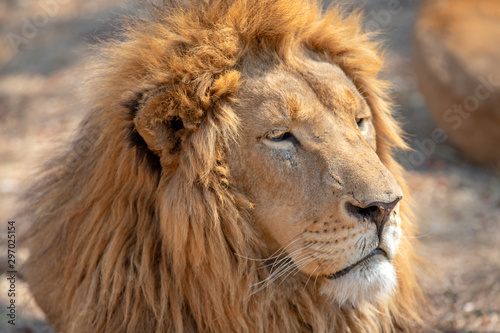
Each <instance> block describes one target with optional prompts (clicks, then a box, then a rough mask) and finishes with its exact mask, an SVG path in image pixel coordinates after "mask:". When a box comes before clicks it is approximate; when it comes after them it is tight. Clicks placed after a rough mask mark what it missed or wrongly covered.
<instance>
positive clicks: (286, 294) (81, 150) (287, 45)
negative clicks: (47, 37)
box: [22, 0, 425, 333]
mask: <svg viewBox="0 0 500 333" xmlns="http://www.w3.org/2000/svg"><path fill="white" fill-rule="evenodd" d="M183 3H192V5H189V4H188V5H184V4H183ZM319 8H320V7H318V5H317V4H315V3H312V2H303V1H293V0H236V1H229V0H213V1H212V0H207V1H202V0H199V1H197V0H194V1H182V2H181V4H178V3H175V2H173V3H169V4H157V5H156V6H151V10H150V12H149V14H148V15H147V18H145V19H140V20H137V21H134V22H131V23H130V24H129V25H127V26H126V27H125V28H124V31H123V37H121V38H118V39H116V40H115V41H109V42H106V43H105V44H104V45H103V47H102V49H101V51H100V56H98V57H96V59H94V60H93V66H91V68H90V69H89V71H90V72H91V73H92V78H91V79H90V81H89V83H88V85H87V86H88V89H89V94H88V96H87V104H89V109H90V113H89V114H88V116H86V118H85V120H84V121H83V122H82V124H81V126H80V130H79V134H78V136H77V138H76V139H75V141H74V143H73V144H72V145H71V147H70V148H69V149H67V151H66V152H65V153H63V154H61V155H60V156H59V157H57V158H56V159H54V160H53V161H52V162H51V163H49V164H48V165H47V166H46V167H45V169H44V171H43V172H42V173H41V175H40V180H39V182H38V183H37V184H36V185H34V186H33V187H32V188H31V189H30V191H29V192H28V193H27V195H26V206H25V210H24V212H23V213H24V216H23V217H22V219H23V220H26V219H29V220H31V221H32V222H33V225H32V227H31V236H30V237H31V238H30V239H29V243H28V244H29V247H30V249H31V257H30V260H29V262H28V263H27V264H26V265H25V268H24V273H25V276H26V277H27V280H28V282H29V284H30V288H31V291H32V292H33V295H34V296H35V299H36V300H37V302H38V303H39V305H40V306H41V307H42V309H43V310H44V311H45V312H46V314H47V316H48V318H49V320H50V322H51V323H52V324H53V325H54V327H55V328H56V330H57V331H61V332H71V333H78V332H204V331H211V332H298V331H314V332H333V331H335V332H378V331H385V332H391V331H405V332H415V331H418V330H419V328H420V327H422V325H423V320H422V317H423V311H424V310H423V309H424V308H425V306H424V302H423V299H422V293H421V291H420V287H419V284H418V282H417V279H416V274H415V271H414V264H415V262H416V260H417V257H416V256H415V254H414V250H413V248H414V244H415V239H414V231H413V227H412V224H411V223H410V217H411V215H410V212H409V209H408V206H407V202H408V193H407V191H406V189H405V188H404V183H405V182H404V178H403V175H402V170H401V168H400V166H399V165H398V164H397V163H396V162H395V160H394V159H393V157H392V153H391V149H392V148H394V147H396V148H404V147H405V144H404V142H403V140H402V138H401V131H400V128H399V126H398V124H397V123H396V122H395V121H394V120H393V118H392V116H391V113H392V109H391V104H390V102H389V99H388V95H387V93H388V85H387V83H386V82H384V81H381V80H379V79H378V78H377V74H378V72H379V70H380V68H381V66H382V61H381V58H380V56H379V51H378V47H377V45H376V44H374V43H373V42H371V41H370V38H371V37H370V36H369V35H367V34H365V33H363V32H362V30H361V23H360V20H361V18H360V15H359V13H356V12H355V13H352V14H349V15H346V14H343V13H342V11H341V10H339V9H338V8H337V7H333V8H331V9H329V10H328V11H327V12H326V13H324V14H322V12H321V10H320V9H319ZM299 44H302V45H303V46H305V47H306V48H308V49H310V50H311V51H313V52H316V53H321V54H324V55H326V56H327V57H329V59H331V61H332V62H333V63H336V64H338V65H339V66H340V67H341V68H342V70H343V71H344V72H345V73H346V74H347V75H348V76H349V77H350V78H351V79H352V81H353V82H354V84H355V85H356V87H357V88H358V89H359V91H360V92H361V93H362V94H363V96H364V98H365V99H366V100H367V101H368V103H369V105H370V107H371V109H372V112H373V113H374V120H375V127H376V130H377V133H378V135H377V147H378V149H377V154H378V155H379V158H380V159H381V161H382V162H383V163H384V164H385V166H387V168H389V170H390V171H391V172H392V173H393V174H394V175H395V176H396V178H397V180H398V183H399V184H400V185H401V186H402V187H403V190H404V192H405V200H404V202H402V203H401V207H400V208H401V216H402V219H403V222H402V228H403V239H402V241H401V244H400V246H399V252H398V254H397V256H396V258H395V259H394V260H393V261H392V263H393V265H394V266H395V269H396V272H397V287H396V288H395V290H394V291H393V292H392V293H390V294H389V296H388V297H387V299H385V300H383V301H382V302H379V303H378V304H377V305H374V304H372V303H370V302H359V304H357V306H355V307H353V306H352V304H349V303H348V302H344V303H343V305H340V304H337V303H336V302H335V300H332V299H329V298H327V297H325V296H323V294H322V293H321V292H318V290H316V289H315V283H314V281H312V279H310V277H309V276H307V275H305V274H289V275H288V277H287V278H285V279H277V280H274V282H272V283H267V284H266V283H264V284H266V286H265V288H264V289H263V290H262V291H261V292H255V291H256V288H258V286H259V283H261V282H262V281H266V279H267V278H268V277H269V276H270V274H271V273H270V269H269V267H264V266H265V265H266V264H267V263H269V262H270V263H272V262H273V260H272V259H271V260H270V261H260V260H255V259H265V257H266V256H267V255H265V253H266V252H265V251H266V244H265V242H264V240H263V239H262V237H260V236H259V235H260V234H259V232H258V231H257V230H256V229H255V227H254V225H253V224H252V223H249V221H250V219H251V209H252V204H251V203H250V202H249V200H248V199H247V198H246V197H245V196H244V195H242V194H241V193H239V192H238V191H236V190H235V186H234V184H233V183H232V179H231V175H230V172H229V168H228V165H227V161H226V155H227V148H228V145H229V143H230V142H232V140H235V139H236V138H237V137H238V129H239V126H240V125H241V124H240V123H239V120H238V118H237V117H236V116H235V114H234V112H233V111H232V108H231V103H232V101H233V99H234V97H235V96H236V94H237V93H238V89H239V87H240V85H241V82H240V75H239V72H238V64H239V62H240V60H241V59H242V58H243V57H251V56H252V54H260V55H262V54H269V55H274V56H275V57H279V58H282V59H288V58H291V56H292V54H293V52H294V50H295V49H296V47H297V45H299ZM157 90H161V91H162V92H163V93H164V94H165V95H166V96H167V98H165V99H162V100H157V99H155V98H154V94H155V91H157ZM148 98H149V100H148ZM146 101H147V104H148V107H150V108H155V107H158V108H159V109H161V110H168V112H169V114H168V117H169V119H171V122H170V123H168V124H163V125H165V126H167V127H168V128H169V132H168V133H170V134H169V135H167V136H166V137H165V138H164V139H165V142H167V143H166V144H165V145H164V146H163V147H162V149H163V150H161V151H160V150H158V149H159V148H158V147H156V148H155V146H154V144H152V145H150V143H151V141H149V142H148V146H149V150H148V147H146V146H145V144H144V142H142V141H141V139H140V138H137V133H135V132H134V126H135V125H137V123H134V122H137V121H138V120H137V119H136V118H135V113H134V112H136V111H137V110H140V109H141V108H142V107H144V103H145V102H146ZM164 116H165V115H162V117H164ZM158 117H160V115H158ZM143 121H145V122H149V125H150V126H157V125H158V126H159V125H162V124H158V123H155V121H154V119H143ZM180 122H182V126H179V123H180ZM163 125H162V126H163ZM243 125H244V124H243ZM141 135H144V137H147V133H146V132H144V133H142V134H141ZM134 140H135V141H134ZM146 141H147V140H146ZM153 143H154V142H153ZM151 151H153V153H152V152H151ZM155 153H156V154H160V155H161V156H162V157H161V159H160V160H157V159H155V157H154V156H156V155H154V154H155ZM290 246H292V247H293V244H291V245H290ZM292 251H293V250H292ZM292 251H290V252H289V253H291V252H292ZM276 260H280V259H276ZM280 263H281V264H284V265H285V266H286V265H287V264H286V263H284V262H283V261H280V262H279V263H278V265H279V264H280ZM283 267H284V266H283ZM276 268H277V266H275V269H276ZM288 273H290V271H288ZM292 273H293V272H292ZM338 283H348V282H342V281H341V280H339V282H338ZM345 288H346V290H351V289H352V288H351V286H345ZM360 292H363V293H366V294H370V290H362V291H360ZM369 297H370V296H369V295H368V298H369ZM346 298H348V297H347V296H346Z"/></svg>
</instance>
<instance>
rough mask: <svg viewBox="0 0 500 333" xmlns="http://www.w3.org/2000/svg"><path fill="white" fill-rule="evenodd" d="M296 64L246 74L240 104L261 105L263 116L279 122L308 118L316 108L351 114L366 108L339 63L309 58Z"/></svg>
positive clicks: (267, 67)
mask: <svg viewBox="0 0 500 333" xmlns="http://www.w3.org/2000/svg"><path fill="white" fill-rule="evenodd" d="M299 64H300V66H298V65H294V66H292V65H287V64H280V65H276V66H265V67H263V68H261V69H260V73H259V75H255V73H254V74H253V75H251V76H250V77H247V78H246V79H245V81H244V83H243V85H242V89H241V94H240V95H241V97H242V100H243V104H249V106H252V107H254V108H255V107H260V108H261V109H262V110H264V111H266V112H264V113H263V114H261V116H262V117H263V118H266V117H267V118H271V119H275V120H278V121H279V120H286V119H293V118H301V117H302V118H307V117H311V116H313V115H314V114H315V113H316V112H317V111H318V109H324V110H328V111H331V112H335V113H336V114H339V115H342V114H348V115H351V114H353V113H356V112H358V111H360V110H361V109H363V108H365V107H367V105H366V102H365V100H364V98H363V96H362V95H361V94H360V92H359V91H358V90H357V89H356V87H355V85H354V84H353V82H352V80H351V79H350V78H349V77H348V76H347V75H346V74H345V73H344V72H343V71H342V69H341V68H340V67H339V66H338V65H336V64H334V63H329V62H326V61H317V60H312V59H300V62H299ZM244 73H245V70H244ZM255 116H256V115H255V113H253V114H252V117H255ZM257 116H259V115H257ZM266 120H267V119H266Z"/></svg>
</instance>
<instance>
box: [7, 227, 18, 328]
mask: <svg viewBox="0 0 500 333" xmlns="http://www.w3.org/2000/svg"><path fill="white" fill-rule="evenodd" d="M7 224H8V225H7V266H8V269H9V270H8V271H7V280H8V281H9V284H8V286H9V287H8V288H9V289H8V290H7V296H8V297H9V303H8V305H7V322H8V323H9V324H11V325H16V274H17V271H16V226H15V224H16V221H9V222H8V223H7Z"/></svg>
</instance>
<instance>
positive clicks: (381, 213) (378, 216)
mask: <svg viewBox="0 0 500 333" xmlns="http://www.w3.org/2000/svg"><path fill="white" fill-rule="evenodd" d="M402 198H403V197H402V196H400V197H397V198H396V200H394V201H391V202H380V201H375V202H371V203H368V204H364V203H356V204H355V205H354V204H352V203H347V211H348V212H349V213H351V215H354V216H356V217H358V218H362V219H368V220H369V221H371V222H373V223H375V225H376V226H377V233H378V237H379V240H382V239H381V237H382V231H383V230H384V225H385V223H386V222H387V220H388V219H389V216H390V215H391V212H392V210H393V209H394V207H396V205H397V204H398V202H399V201H400V200H401V199H402Z"/></svg>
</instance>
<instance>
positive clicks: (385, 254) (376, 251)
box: [325, 248, 389, 280]
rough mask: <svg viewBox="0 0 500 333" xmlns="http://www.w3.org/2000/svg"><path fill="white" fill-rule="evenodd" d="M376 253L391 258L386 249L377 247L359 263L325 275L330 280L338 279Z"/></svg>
mask: <svg viewBox="0 0 500 333" xmlns="http://www.w3.org/2000/svg"><path fill="white" fill-rule="evenodd" d="M376 255H383V256H384V257H385V258H386V259H387V260H389V257H388V256H387V253H385V251H384V250H382V249H381V248H376V249H375V250H373V251H372V252H370V254H368V255H367V256H366V257H364V258H363V259H361V260H360V261H358V262H357V263H355V264H352V265H351V266H349V267H347V268H344V269H342V270H340V271H338V272H337V273H333V274H331V275H327V276H325V277H326V278H327V279H330V280H334V279H338V278H339V277H341V276H344V275H346V274H347V273H349V272H350V271H351V270H352V269H353V268H354V267H356V266H358V265H359V264H361V263H363V262H365V261H367V260H368V259H370V258H371V257H373V256H376Z"/></svg>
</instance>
